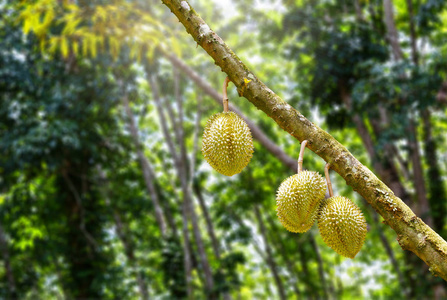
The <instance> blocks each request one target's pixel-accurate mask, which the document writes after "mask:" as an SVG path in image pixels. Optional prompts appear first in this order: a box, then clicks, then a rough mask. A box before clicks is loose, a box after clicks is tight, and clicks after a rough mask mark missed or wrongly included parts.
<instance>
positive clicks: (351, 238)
mask: <svg viewBox="0 0 447 300" xmlns="http://www.w3.org/2000/svg"><path fill="white" fill-rule="evenodd" d="M318 228H319V230H320V234H321V237H322V238H323V241H324V242H325V243H326V245H328V246H329V247H330V248H332V249H333V250H334V251H335V252H337V253H338V254H340V255H343V256H345V257H349V258H354V257H355V256H356V255H357V253H358V252H359V251H360V249H361V248H362V246H363V243H364V242H365V238H366V231H367V227H366V220H365V217H364V216H363V214H362V211H361V210H360V208H359V207H358V206H357V205H356V204H355V203H354V202H352V201H351V200H349V199H348V198H345V197H341V196H336V197H331V198H329V199H326V200H324V201H323V203H322V204H321V209H320V212H319V214H318Z"/></svg>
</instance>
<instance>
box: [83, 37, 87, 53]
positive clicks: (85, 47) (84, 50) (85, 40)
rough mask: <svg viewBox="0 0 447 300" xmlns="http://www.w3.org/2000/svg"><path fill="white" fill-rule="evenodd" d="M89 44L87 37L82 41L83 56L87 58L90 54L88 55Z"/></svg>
mask: <svg viewBox="0 0 447 300" xmlns="http://www.w3.org/2000/svg"><path fill="white" fill-rule="evenodd" d="M87 44H88V40H87V37H85V38H84V39H83V40H82V56H84V57H87V55H88V53H87V50H88V46H87Z"/></svg>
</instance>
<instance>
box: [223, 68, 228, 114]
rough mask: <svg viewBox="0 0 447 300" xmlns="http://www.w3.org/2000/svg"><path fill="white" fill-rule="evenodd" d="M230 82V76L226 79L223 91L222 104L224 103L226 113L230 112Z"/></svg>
mask: <svg viewBox="0 0 447 300" xmlns="http://www.w3.org/2000/svg"><path fill="white" fill-rule="evenodd" d="M229 82H230V78H228V76H227V77H226V78H225V80H224V83H223V89H222V95H223V97H222V103H223V108H224V112H228V96H227V87H228V83H229Z"/></svg>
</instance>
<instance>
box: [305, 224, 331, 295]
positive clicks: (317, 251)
mask: <svg viewBox="0 0 447 300" xmlns="http://www.w3.org/2000/svg"><path fill="white" fill-rule="evenodd" d="M309 239H310V244H311V245H312V249H313V250H314V252H315V255H316V256H317V263H318V275H319V276H320V280H321V287H322V290H323V298H325V299H328V298H329V297H330V295H329V293H328V288H327V283H326V277H325V276H324V268H323V266H324V263H323V260H322V259H321V254H320V249H319V248H318V245H317V241H315V237H314V236H313V234H312V232H310V233H309Z"/></svg>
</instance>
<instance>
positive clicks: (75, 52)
mask: <svg viewBox="0 0 447 300" xmlns="http://www.w3.org/2000/svg"><path fill="white" fill-rule="evenodd" d="M71 46H72V47H73V53H74V55H75V56H78V53H79V43H78V41H73V42H72V43H71Z"/></svg>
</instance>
